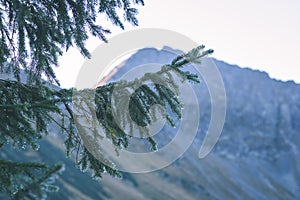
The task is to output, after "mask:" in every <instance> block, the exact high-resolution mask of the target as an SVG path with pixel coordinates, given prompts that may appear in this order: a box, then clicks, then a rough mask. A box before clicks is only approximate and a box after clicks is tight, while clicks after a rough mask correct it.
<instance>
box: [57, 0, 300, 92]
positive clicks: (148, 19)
mask: <svg viewBox="0 0 300 200" xmlns="http://www.w3.org/2000/svg"><path fill="white" fill-rule="evenodd" d="M138 9H139V15H138V19H139V26H138V27H132V26H131V25H130V24H126V29H125V31H128V30H133V29H138V28H163V29H168V30H172V31H176V32H178V33H181V34H183V35H186V36H187V37H189V38H191V39H192V40H194V41H196V42H197V43H199V44H204V45H205V46H206V47H207V48H212V49H214V51H215V52H214V53H213V55H212V56H213V57H215V58H217V59H219V60H223V61H225V62H227V63H230V64H237V65H239V66H241V67H250V68H253V69H259V70H262V71H266V72H268V73H269V75H270V76H271V77H272V78H276V79H280V80H294V81H295V82H297V83H300V1H299V0H272V1H271V0H226V1H225V0H206V1H204V0H185V1H178V0H176V1H175V0H145V6H144V7H138ZM106 24H107V23H106ZM110 28H111V27H110ZM111 31H112V34H110V35H108V36H107V38H108V39H109V38H111V37H113V36H114V35H117V34H121V33H122V32H124V31H123V30H120V29H118V28H114V27H112V28H111ZM101 43H102V42H101V41H100V40H96V39H95V38H91V39H90V40H89V41H88V42H87V47H88V49H89V50H90V51H93V49H95V48H96V47H97V46H98V45H99V44H101ZM83 61H84V59H83V57H82V56H81V55H80V53H79V52H78V50H77V49H71V50H69V51H68V52H67V53H65V54H64V56H63V57H61V59H60V67H59V68H58V69H56V70H55V71H56V73H57V77H58V78H59V80H60V81H61V84H62V86H63V87H71V86H74V82H75V80H76V77H77V74H78V71H79V69H80V68H81V66H82V64H83Z"/></svg>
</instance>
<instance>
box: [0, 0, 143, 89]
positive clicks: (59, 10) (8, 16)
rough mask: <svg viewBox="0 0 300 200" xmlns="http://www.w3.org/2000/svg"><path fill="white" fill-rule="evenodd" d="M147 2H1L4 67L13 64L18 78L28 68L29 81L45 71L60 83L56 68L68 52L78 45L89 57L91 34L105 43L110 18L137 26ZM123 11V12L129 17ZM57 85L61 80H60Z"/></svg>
mask: <svg viewBox="0 0 300 200" xmlns="http://www.w3.org/2000/svg"><path fill="white" fill-rule="evenodd" d="M132 4H133V5H134V4H141V5H143V4H144V2H143V0H134V1H133V0H122V1H121V0H53V1H43V0H42V1H41V0H24V1H23V0H22V1H21V0H1V1H0V66H3V65H4V63H5V62H9V67H10V69H11V70H12V71H13V72H14V74H15V76H16V77H19V71H20V69H24V70H27V72H28V73H29V75H30V79H29V80H30V81H34V82H35V81H38V79H36V78H37V77H39V76H40V75H41V74H44V75H45V76H46V77H47V78H48V79H49V80H51V81H56V82H57V80H56V79H55V74H54V72H53V69H52V67H53V66H57V65H58V57H59V56H60V55H62V54H63V50H64V49H65V50H68V48H69V47H71V46H73V45H76V46H77V47H78V48H79V50H80V52H81V53H82V54H83V55H84V56H86V57H89V56H90V53H89V51H88V50H87V49H86V47H85V41H86V40H87V39H88V37H89V33H90V34H92V35H93V36H96V37H98V38H100V39H101V40H103V41H106V37H105V35H106V34H107V33H110V31H109V30H108V29H106V28H104V27H102V26H101V25H98V23H97V20H98V21H99V18H100V17H107V18H108V19H109V20H110V21H111V22H112V23H113V24H115V25H116V26H119V27H121V28H122V29H124V24H123V21H128V22H129V23H131V24H133V25H137V23H138V22H137V19H136V14H137V9H135V8H133V7H132ZM118 11H123V13H124V20H122V19H120V17H119V15H118V14H117V12H118ZM57 83H58V82H57Z"/></svg>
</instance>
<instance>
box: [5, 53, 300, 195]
mask: <svg viewBox="0 0 300 200" xmlns="http://www.w3.org/2000/svg"><path fill="white" fill-rule="evenodd" d="M180 53H181V52H180V51H177V50H173V49H171V48H168V47H164V48H163V49H161V50H157V49H153V48H145V49H142V50H139V51H137V52H136V53H135V54H133V55H132V56H131V57H130V58H129V59H128V60H127V61H126V62H125V63H124V64H123V65H122V66H119V67H118V70H117V71H114V74H111V76H112V77H111V79H110V80H111V81H114V80H118V79H119V78H120V77H122V76H123V75H124V74H125V73H127V72H128V71H130V70H132V69H134V68H135V67H139V66H141V65H143V64H148V63H160V64H166V63H170V61H172V60H173V59H174V57H176V55H177V54H180ZM210 62H213V63H214V64H215V65H216V66H217V68H218V70H219V71H220V73H221V75H222V79H223V82H224V87H225V90H226V99H227V101H226V103H227V112H226V118H225V124H224V128H223V131H222V134H221V137H220V139H219V141H218V143H217V144H216V146H215V147H214V148H213V151H212V152H211V153H210V154H209V155H208V156H207V157H205V158H204V159H199V158H198V152H199V147H200V146H201V144H202V142H203V138H204V136H205V134H206V131H207V129H208V125H209V122H210V118H211V100H210V96H209V91H208V87H207V86H206V84H205V81H204V79H203V77H200V78H201V79H202V81H201V83H200V84H196V85H193V86H192V87H193V89H194V91H195V93H196V96H197V98H198V100H199V108H200V111H201V112H200V119H201V120H200V123H199V124H200V125H199V129H198V132H197V136H196V138H195V140H194V141H193V144H192V145H191V146H190V147H189V149H188V150H187V151H186V152H185V153H184V155H183V156H182V157H181V158H180V159H178V160H177V161H175V162H174V163H173V164H171V165H170V166H168V167H165V168H163V169H161V170H158V171H154V172H150V173H144V174H130V173H124V174H123V175H124V177H123V179H122V180H119V179H115V178H112V177H109V176H104V177H103V179H102V180H100V182H98V181H95V180H92V179H91V178H90V177H89V175H88V174H83V173H81V172H80V171H79V170H78V169H76V168H75V167H74V163H73V162H72V161H71V160H70V159H67V158H66V157H65V154H64V149H63V141H62V139H61V138H60V137H57V136H54V135H53V136H49V137H48V138H47V139H46V140H43V141H42V143H43V144H42V145H41V149H40V150H39V151H37V152H32V151H24V152H22V151H20V152H19V153H18V154H16V153H15V152H14V151H12V150H11V149H10V147H7V148H5V150H4V151H1V153H0V156H1V158H8V159H14V160H28V161H33V160H38V161H44V162H48V163H56V162H63V163H65V164H66V171H65V172H64V173H63V175H62V176H61V177H60V178H59V179H58V185H59V186H60V187H61V189H60V191H59V192H58V193H54V194H50V195H49V199H187V200H188V199H193V200H194V199H299V198H300V155H299V150H300V135H299V133H300V85H298V84H295V83H294V82H292V81H288V82H282V81H278V80H274V79H271V78H270V77H269V76H268V74H267V73H265V72H261V71H257V70H251V69H248V68H240V67H238V66H236V65H230V64H227V63H225V62H223V61H219V60H216V59H213V58H207V59H205V60H203V65H208V63H210ZM204 67H205V66H204ZM187 69H189V70H192V71H193V70H194V69H192V66H187ZM194 71H195V70H194ZM190 103H193V102H190ZM193 119H194V118H193V115H192V114H191V116H190V119H189V120H193ZM55 131H56V130H55V128H54V129H53V132H55ZM174 132H176V129H174V128H171V127H168V126H166V127H164V129H163V133H159V134H157V135H155V139H156V141H157V142H158V145H159V147H163V146H164V145H166V144H167V143H168V142H169V141H171V140H172V138H173V137H174V134H175V133H174ZM186 134H189V133H188V131H187V133H186ZM134 144H136V143H135V141H134ZM142 145H144V146H145V147H146V148H144V149H147V148H149V144H142ZM138 148H139V147H138ZM178 148H180V144H178ZM129 149H130V150H133V151H134V150H135V149H137V147H136V146H133V147H132V145H131V146H130V147H129ZM0 197H1V196H0Z"/></svg>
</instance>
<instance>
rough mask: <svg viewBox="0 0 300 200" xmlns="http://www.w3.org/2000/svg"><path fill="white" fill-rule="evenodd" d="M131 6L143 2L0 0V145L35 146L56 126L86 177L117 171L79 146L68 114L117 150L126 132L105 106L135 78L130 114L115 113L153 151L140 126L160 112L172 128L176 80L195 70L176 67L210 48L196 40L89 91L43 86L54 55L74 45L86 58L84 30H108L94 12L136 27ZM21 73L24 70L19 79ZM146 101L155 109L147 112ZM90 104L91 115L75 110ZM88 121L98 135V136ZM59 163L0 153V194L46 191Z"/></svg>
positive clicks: (77, 127) (79, 131) (77, 128)
mask: <svg viewBox="0 0 300 200" xmlns="http://www.w3.org/2000/svg"><path fill="white" fill-rule="evenodd" d="M135 4H142V5H143V1H142V0H134V1H133V0H132V1H130V0H101V1H100V0H53V1H44V0H0V71H1V72H6V73H9V74H13V75H14V77H15V78H16V79H12V78H7V79H0V148H1V147H2V146H3V145H4V144H9V145H13V146H14V147H15V148H26V147H31V148H33V149H34V150H38V148H39V139H41V138H42V137H43V136H44V135H45V134H47V133H48V130H49V127H50V126H56V127H57V126H58V127H59V128H60V132H59V133H56V134H62V135H64V136H65V138H66V139H65V146H66V154H67V156H72V155H75V157H76V164H77V165H78V166H79V168H80V169H81V170H82V171H86V170H90V171H91V172H92V176H93V177H94V178H100V177H101V176H102V174H103V173H108V174H110V175H112V176H115V177H120V176H121V175H120V173H119V172H118V171H117V170H116V168H115V166H114V164H113V163H112V162H111V161H110V160H108V159H106V158H105V152H104V151H103V152H102V151H100V156H101V157H100V159H99V157H97V158H96V157H95V156H94V155H93V153H92V152H89V150H88V149H87V148H86V147H85V146H84V145H85V143H84V141H83V138H82V135H83V134H84V133H85V131H86V127H84V126H82V125H81V124H80V123H76V120H77V118H78V117H81V118H82V117H85V118H86V119H85V120H86V122H87V123H89V124H92V128H93V130H92V132H93V137H94V138H95V139H97V140H100V139H101V137H107V138H109V139H110V140H111V142H112V145H113V146H114V147H115V150H116V152H117V153H119V151H120V150H121V149H123V148H126V147H127V146H128V145H129V142H130V137H131V136H130V134H127V133H126V132H125V130H123V129H122V128H120V127H119V125H118V122H117V121H116V119H115V116H114V109H113V106H117V107H118V106H120V107H122V106H124V105H118V104H116V105H113V104H112V99H113V98H115V97H118V95H124V94H125V95H131V94H130V92H129V91H130V90H132V89H133V88H134V86H135V85H137V84H138V85H141V87H139V88H138V89H137V90H136V91H135V93H134V94H133V95H132V96H131V97H130V104H129V111H130V116H129V117H128V116H125V115H122V113H121V114H119V117H120V121H121V123H123V124H125V126H127V127H129V130H130V132H132V131H133V130H138V131H139V132H140V134H141V135H142V136H143V137H145V138H146V139H147V140H148V141H149V143H150V144H151V145H152V150H156V142H155V141H154V140H153V138H151V137H149V135H148V132H147V125H149V124H150V123H151V122H153V121H155V118H156V116H157V114H158V113H160V112H164V111H166V110H168V112H166V113H165V114H164V117H166V119H167V120H168V121H169V123H170V124H171V125H172V126H174V120H175V119H180V118H181V108H182V104H181V102H180V101H179V99H178V95H179V92H180V91H179V89H178V83H177V82H178V79H180V80H181V81H186V80H189V81H192V82H199V80H198V77H197V75H195V74H191V73H190V72H187V71H184V70H183V69H182V67H183V66H184V65H185V64H188V63H198V62H199V58H201V57H203V56H205V55H208V54H210V53H212V51H211V50H208V51H204V50H203V49H204V46H200V47H198V48H195V49H193V50H192V51H190V52H188V53H187V54H184V55H181V56H178V57H177V58H176V59H174V61H173V62H172V63H171V64H169V65H165V66H163V67H162V69H161V70H160V71H159V72H157V73H148V74H145V75H144V76H143V77H142V78H140V79H138V80H135V81H133V82H126V81H120V82H116V83H111V84H107V85H105V86H101V87H98V88H96V90H92V89H86V90H83V91H76V90H72V89H58V88H57V87H55V86H53V85H51V84H49V81H50V82H52V83H53V82H55V83H56V84H59V83H58V81H57V80H56V77H55V74H54V72H53V67H55V66H57V65H58V57H59V56H60V55H62V54H63V51H64V50H68V48H69V47H70V46H74V45H75V46H77V47H78V49H79V50H80V52H81V53H82V54H83V56H86V57H89V56H90V54H89V52H88V50H87V49H86V48H85V41H86V40H87V39H88V35H89V34H92V35H93V36H96V37H98V38H100V39H101V40H103V41H106V38H105V34H107V33H109V30H107V29H105V28H103V27H102V26H101V25H98V24H97V23H96V22H97V20H98V18H99V17H101V16H103V15H105V16H106V17H107V18H108V19H110V20H111V22H112V23H113V24H115V25H116V26H119V27H120V28H122V29H123V28H124V24H123V21H128V22H129V23H131V24H133V25H137V19H136V17H135V16H136V14H137V10H136V9H135V8H133V7H132V5H135ZM120 10H121V11H123V13H124V20H121V19H120V17H119V15H118V14H117V13H119V11H120ZM21 71H24V73H25V74H26V77H25V78H26V80H25V81H23V82H22V81H21V77H20V72H21ZM41 76H44V77H46V80H43V79H42V78H41ZM158 83H162V84H158ZM118 91H122V92H118ZM124 91H125V93H124ZM126 91H128V93H127V94H126ZM77 94H80V95H79V96H78V95H77ZM91 94H93V95H94V97H95V98H94V101H93V102H90V101H89V100H85V99H84V98H83V99H82V97H84V96H87V97H89V96H90V95H91ZM114 95H116V96H114ZM74 102H75V103H74ZM75 104H76V107H77V108H79V110H77V111H76V112H74V109H73V108H74V106H75ZM153 105H160V107H158V108H157V110H154V113H151V112H152V111H151V109H150V108H151V107H152V106H153ZM93 109H95V111H96V116H95V118H93V117H90V116H81V114H84V113H85V112H89V111H93ZM155 112H156V113H155ZM90 113H92V112H90ZM131 118H132V119H133V121H131V120H130V119H131ZM95 120H96V121H97V122H98V126H100V127H101V130H102V131H103V133H104V135H101V134H99V132H98V131H99V129H98V127H97V126H96V125H97V123H95ZM136 124H137V125H141V126H142V127H146V129H141V128H139V127H137V126H136ZM83 125H84V124H83ZM55 130H58V129H55ZM100 148H101V147H100ZM61 168H62V166H61V165H55V166H50V165H46V164H43V163H16V162H13V161H8V160H4V159H0V192H1V193H7V195H8V196H10V197H11V198H15V199H41V198H45V197H46V192H49V191H56V187H55V186H53V185H52V182H53V180H54V178H55V176H56V174H57V173H58V172H59V171H60V170H61Z"/></svg>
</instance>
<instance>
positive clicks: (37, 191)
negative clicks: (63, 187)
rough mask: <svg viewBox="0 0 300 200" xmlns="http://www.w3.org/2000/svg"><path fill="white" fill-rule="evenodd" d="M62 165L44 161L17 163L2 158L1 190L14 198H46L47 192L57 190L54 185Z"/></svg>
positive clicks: (0, 169)
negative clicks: (55, 176) (47, 163)
mask: <svg viewBox="0 0 300 200" xmlns="http://www.w3.org/2000/svg"><path fill="white" fill-rule="evenodd" d="M62 170H63V166H62V165H54V166H48V165H45V164H42V163H17V162H10V161H6V160H1V159H0V180H1V184H0V192H1V193H3V192H4V193H8V194H10V195H12V197H13V199H45V198H46V196H47V195H46V192H56V191H58V187H56V186H54V185H53V182H54V177H53V174H56V173H58V172H60V171H62Z"/></svg>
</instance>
